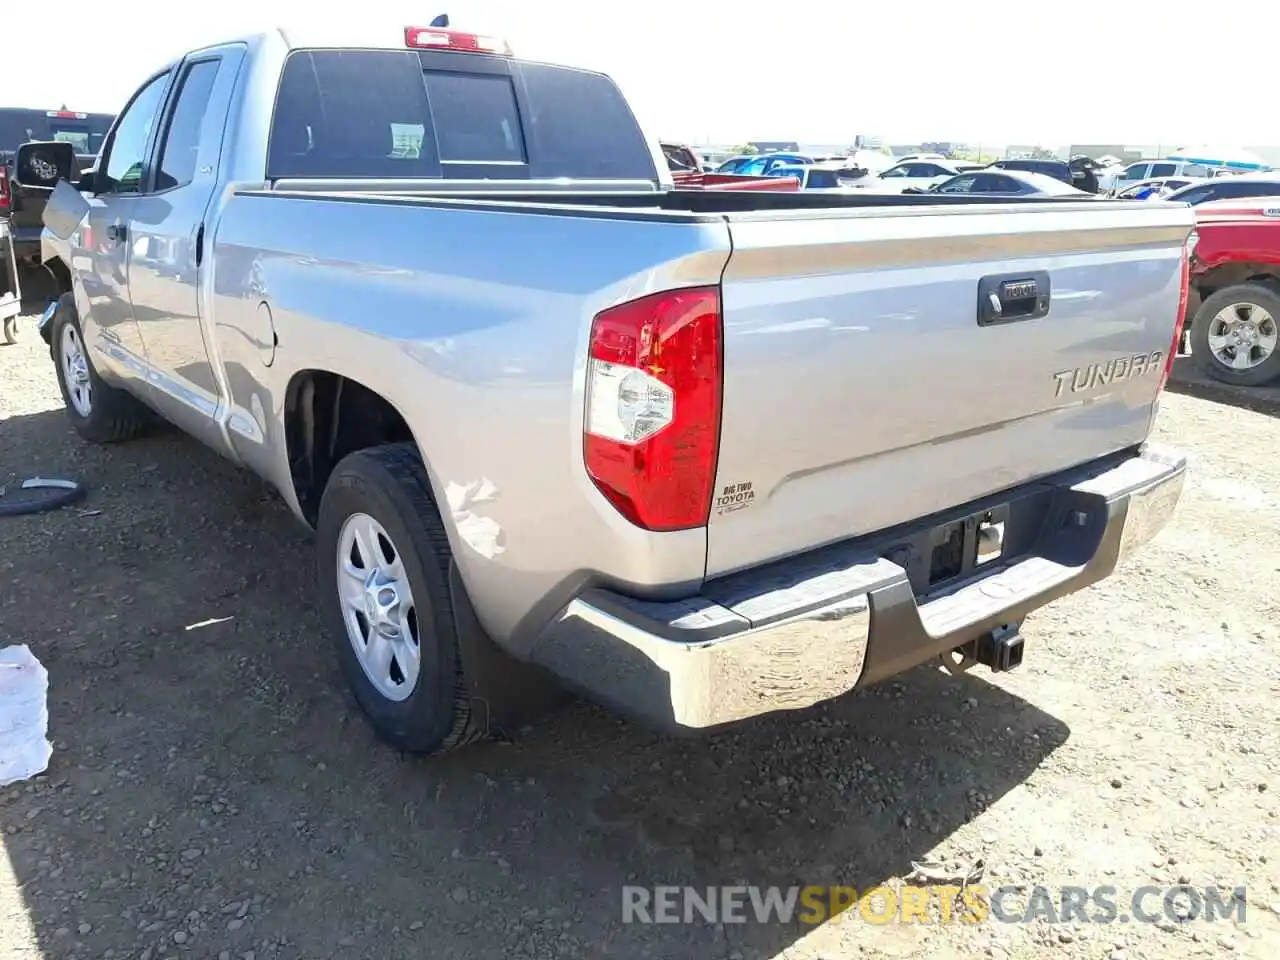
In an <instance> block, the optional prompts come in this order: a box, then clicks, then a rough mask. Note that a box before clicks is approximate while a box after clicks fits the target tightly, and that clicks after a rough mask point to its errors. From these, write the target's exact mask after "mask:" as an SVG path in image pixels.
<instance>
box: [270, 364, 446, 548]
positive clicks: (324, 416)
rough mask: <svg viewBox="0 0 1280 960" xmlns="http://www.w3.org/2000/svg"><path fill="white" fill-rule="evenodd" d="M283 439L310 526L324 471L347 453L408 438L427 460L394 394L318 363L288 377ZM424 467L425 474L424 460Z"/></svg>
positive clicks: (326, 477)
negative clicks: (391, 396) (319, 365)
mask: <svg viewBox="0 0 1280 960" xmlns="http://www.w3.org/2000/svg"><path fill="white" fill-rule="evenodd" d="M284 439H285V452H286V456H287V458H288V463H289V475H290V479H291V481H292V483H293V491H294V495H295V497H296V499H297V504H298V509H299V511H300V513H301V514H302V517H303V519H304V520H306V522H307V523H308V524H309V525H311V526H312V527H313V528H314V527H315V524H316V519H317V517H318V516H319V512H320V498H321V497H322V496H323V494H324V488H325V486H326V485H327V483H328V481H329V477H330V476H331V475H332V474H333V470H334V467H336V466H337V465H338V463H339V462H340V461H341V460H342V458H343V457H345V456H347V455H348V454H351V453H355V452H356V451H357V450H365V449H368V448H370V447H377V446H382V445H384V444H391V443H406V442H410V443H413V444H414V446H415V447H416V448H417V449H418V453H419V456H422V457H423V460H424V463H425V461H426V457H425V454H424V452H423V449H422V444H421V443H419V442H418V438H417V436H415V435H414V432H413V429H412V428H411V427H410V426H409V420H408V418H407V417H406V416H405V415H404V412H403V411H402V410H401V408H400V406H399V405H398V404H397V403H396V402H395V401H394V400H392V399H391V398H390V397H388V396H387V395H386V394H385V393H384V392H382V391H380V390H377V389H374V388H373V387H370V386H369V385H368V384H366V383H363V382H361V381H360V380H358V379H356V378H354V377H351V376H348V375H346V374H342V373H337V372H336V371H333V370H329V369H325V368H322V367H307V368H304V369H301V370H298V371H296V372H295V373H294V374H293V375H292V376H291V377H290V378H289V383H288V385H287V386H286V388H285V393H284ZM427 473H428V475H429V476H430V474H431V470H430V466H429V465H428V467H427ZM432 485H433V487H434V486H435V481H434V478H432ZM436 493H437V494H438V491H436Z"/></svg>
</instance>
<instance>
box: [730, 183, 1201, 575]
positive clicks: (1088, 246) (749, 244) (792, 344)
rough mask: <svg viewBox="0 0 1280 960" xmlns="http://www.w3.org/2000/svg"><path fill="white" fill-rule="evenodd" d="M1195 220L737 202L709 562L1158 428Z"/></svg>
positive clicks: (757, 551) (752, 555)
mask: <svg viewBox="0 0 1280 960" xmlns="http://www.w3.org/2000/svg"><path fill="white" fill-rule="evenodd" d="M1193 222H1194V213H1193V211H1192V210H1191V209H1190V208H1189V207H1185V206H1180V205H1173V204H1170V205H1164V204H1129V203H1123V202H1113V203H1109V204H1101V205H1099V204H1094V203H1063V204H1056V203H1055V204H1040V205H1037V207H1036V208H1034V209H1032V208H1030V207H1028V206H1023V205H1021V204H1013V205H1008V206H1006V205H999V206H991V205H986V204H982V205H978V204H974V205H972V206H969V205H960V206H949V207H946V208H935V209H934V210H929V209H927V208H921V207H916V208H912V209H909V210H901V209H894V208H863V209H848V210H841V211H834V210H828V211H822V212H821V213H820V214H818V213H817V212H816V211H815V212H814V213H806V212H801V211H794V212H788V213H785V214H774V215H767V214H763V213H761V214H737V215H730V231H731V234H732V241H733V253H732V255H731V257H730V259H729V263H728V265H727V267H726V269H725V273H724V278H723V287H722V291H723V292H722V297H723V311H724V354H723V355H724V394H723V404H724V406H723V415H722V424H721V439H720V458H719V465H718V468H717V481H716V491H717V493H718V494H720V495H721V496H719V497H717V500H716V501H715V502H714V503H713V507H712V516H711V521H710V527H709V536H708V559H707V572H708V575H709V576H714V575H717V574H720V573H725V572H728V571H730V570H733V569H738V568H742V567H746V566H750V565H752V564H755V563H759V562H763V561H766V560H769V559H773V558H775V557H779V556H783V555H786V554H790V553H795V552H799V551H802V550H805V549H808V548H811V547H814V546H816V545H818V544H822V543H828V542H832V541H835V540H840V539H844V538H848V537H853V536H857V535H861V534H866V533H869V532H873V531H877V530H882V529H885V528H887V527H891V526H894V525H897V524H901V523H907V522H910V521H913V520H916V519H919V518H922V517H925V516H928V515H930V514H933V513H935V512H937V511H940V510H943V509H946V508H948V507H952V506H957V505H960V504H963V503H966V502H968V501H970V500H973V499H976V498H978V497H981V496H985V495H987V494H989V493H994V492H997V491H1000V490H1003V489H1007V488H1009V487H1012V486H1015V485H1017V484H1020V483H1023V482H1026V481H1028V480H1031V479H1033V478H1035V477H1040V476H1044V475H1047V474H1050V473H1053V472H1055V471H1058V470H1062V469H1065V468H1067V467H1070V466H1073V465H1076V464H1080V463H1083V462H1086V461H1089V460H1092V459H1095V458H1098V457H1101V456H1103V455H1105V454H1108V453H1111V452H1115V451H1119V450H1122V449H1124V448H1126V447H1128V446H1131V445H1133V444H1137V443H1140V442H1141V441H1142V440H1143V439H1144V438H1145V437H1146V435H1147V431H1148V427H1149V425H1150V422H1151V418H1152V415H1153V403H1154V401H1155V398H1156V396H1157V391H1158V386H1159V383H1160V375H1161V373H1162V372H1163V369H1164V362H1165V360H1166V358H1167V356H1168V351H1169V347H1170V343H1171V339H1172V335H1173V328H1174V318H1175V316H1176V314H1177V312H1178V299H1179V294H1180V287H1181V276H1182V269H1181V265H1182V252H1183V246H1184V243H1185V241H1186V238H1187V236H1188V235H1189V233H1190V231H1191V227H1192V224H1193ZM1023 280H1030V281H1034V292H1033V294H1032V296H1030V298H1029V300H1026V301H1023V300H1014V299H1012V298H1013V297H1015V296H1017V295H1018V294H1019V293H1024V292H1026V291H1019V290H1018V289H1017V287H1016V286H1014V284H1016V283H1017V282H1018V281H1023ZM1006 283H1007V284H1009V286H1007V287H1006V286H1004V284H1006ZM984 292H994V293H996V294H997V295H998V296H999V297H1002V298H1008V299H1007V300H1006V301H1005V302H1004V303H1003V304H1002V307H1003V309H1004V311H1005V313H1004V315H1003V316H998V317H997V316H993V315H992V311H991V310H990V309H989V308H984V307H983V306H982V305H983V304H984V303H986V302H988V301H987V298H986V297H984V295H983V293H984ZM726 491H729V492H728V493H726Z"/></svg>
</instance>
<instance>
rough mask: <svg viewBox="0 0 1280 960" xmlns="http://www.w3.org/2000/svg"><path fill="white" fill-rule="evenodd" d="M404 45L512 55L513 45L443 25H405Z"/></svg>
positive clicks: (503, 55) (459, 51)
mask: <svg viewBox="0 0 1280 960" xmlns="http://www.w3.org/2000/svg"><path fill="white" fill-rule="evenodd" d="M404 45H405V46H406V47H409V48H411V49H413V50H453V51H456V52H458V53H488V54H496V55H497V56H500V57H509V56H511V46H510V45H509V44H508V43H507V41H505V40H502V39H499V38H498V37H486V36H482V35H481V34H478V33H463V32H462V31H461V30H445V29H443V28H441V27H405V28H404Z"/></svg>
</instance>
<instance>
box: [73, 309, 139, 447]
mask: <svg viewBox="0 0 1280 960" xmlns="http://www.w3.org/2000/svg"><path fill="white" fill-rule="evenodd" d="M49 323H50V327H51V333H50V336H49V349H50V351H51V352H52V354H53V365H54V368H55V369H56V370H57V371H58V388H59V389H60V390H61V391H62V403H63V405H64V406H65V407H66V408H67V416H68V417H70V418H71V425H72V426H73V427H75V428H76V433H78V434H80V436H82V437H84V439H86V440H89V441H91V442H93V443H119V442H121V441H123V440H132V439H133V438H134V437H137V436H139V435H140V434H142V433H143V432H144V431H146V429H147V428H148V427H149V426H151V424H152V423H154V422H155V421H154V417H153V415H152V413H151V411H150V409H148V408H147V407H146V406H145V405H144V404H143V403H142V402H141V401H140V400H137V399H136V398H134V396H133V395H132V394H130V393H126V392H125V391H124V390H121V389H119V388H118V387H112V386H110V385H108V384H107V383H106V382H105V381H103V379H102V378H101V377H100V376H98V371H97V370H95V369H93V357H92V356H91V355H90V353H89V350H88V349H87V347H85V348H84V350H83V353H84V360H85V367H86V368H87V373H88V377H89V381H88V382H89V387H90V391H89V392H90V402H89V412H88V414H87V415H86V414H82V413H81V412H80V411H79V410H77V409H76V405H75V404H74V403H73V402H72V399H71V387H70V386H69V385H68V383H67V371H66V364H64V363H63V360H62V338H63V334H64V331H65V330H66V328H67V327H72V328H73V329H74V330H75V333H76V336H77V337H79V339H80V343H81V345H82V346H83V344H84V332H83V330H82V329H81V327H80V317H79V315H78V314H77V313H76V304H75V298H74V297H73V296H72V295H71V294H69V293H67V294H63V295H62V296H61V297H59V298H58V309H57V311H56V312H55V313H54V315H53V319H52V320H50V322H49Z"/></svg>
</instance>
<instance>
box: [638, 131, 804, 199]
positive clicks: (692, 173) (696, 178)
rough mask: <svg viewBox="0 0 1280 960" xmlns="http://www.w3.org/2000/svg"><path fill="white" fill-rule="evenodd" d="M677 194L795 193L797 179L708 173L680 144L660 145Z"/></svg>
mask: <svg viewBox="0 0 1280 960" xmlns="http://www.w3.org/2000/svg"><path fill="white" fill-rule="evenodd" d="M661 146H662V154H663V156H665V157H666V158H667V166H668V167H670V168H671V178H672V179H673V180H674V181H675V185H676V189H677V190H799V189H800V180H799V178H798V177H764V176H751V175H747V174H736V173H708V172H705V171H704V170H703V169H702V163H701V161H699V160H698V155H697V154H696V153H694V152H693V150H692V149H691V148H689V147H687V146H685V145H684V144H682V143H668V142H666V141H665V140H664V141H663V142H662V144H661Z"/></svg>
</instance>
